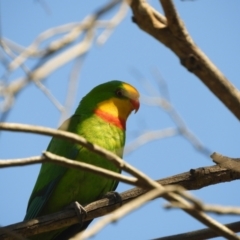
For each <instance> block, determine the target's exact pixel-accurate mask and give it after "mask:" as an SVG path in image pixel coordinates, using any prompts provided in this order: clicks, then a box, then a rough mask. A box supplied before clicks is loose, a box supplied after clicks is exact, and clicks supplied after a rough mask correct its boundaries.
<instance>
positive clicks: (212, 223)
mask: <svg viewBox="0 0 240 240" xmlns="http://www.w3.org/2000/svg"><path fill="white" fill-rule="evenodd" d="M0 129H5V130H11V131H25V132H35V133H40V134H44V135H53V136H56V137H60V138H65V139H68V140H70V139H71V140H74V141H76V142H78V143H79V144H81V145H82V146H84V147H86V148H87V149H89V150H90V151H94V152H96V153H97V154H99V155H102V156H104V157H105V158H106V159H108V160H110V161H112V162H113V163H114V164H115V165H117V166H118V167H119V168H121V169H123V170H125V171H126V172H128V173H130V174H132V175H133V176H135V177H137V178H138V181H139V182H141V184H143V186H145V187H146V188H148V189H151V188H156V189H159V190H163V189H164V187H163V186H162V185H160V184H159V183H157V182H155V181H153V180H152V179H151V178H149V177H148V176H147V175H146V174H144V173H142V172H141V171H139V170H137V169H136V168H134V167H133V166H131V165H130V164H128V163H126V162H124V161H123V160H122V159H121V158H119V157H117V156H116V155H114V154H113V153H111V152H109V151H107V150H105V149H103V148H101V147H99V146H97V145H94V144H91V143H89V142H87V141H86V140H85V139H84V138H82V137H80V136H78V135H76V134H72V133H69V132H65V131H60V130H53V129H50V128H41V127H36V126H30V125H24V124H10V123H9V124H7V123H0ZM164 198H165V199H166V200H168V201H170V202H172V201H173V202H179V203H181V204H183V205H184V206H185V207H186V208H187V207H188V206H190V204H189V202H188V201H186V200H185V199H183V198H182V197H180V196H179V195H177V194H175V193H168V194H166V195H165V196H164ZM184 211H185V212H186V213H188V214H190V215H191V216H193V217H194V218H196V219H198V220H199V221H200V222H202V223H204V224H205V225H206V226H208V227H210V228H212V229H214V231H216V232H218V233H219V234H220V235H222V236H224V237H227V238H229V239H239V238H238V237H237V236H236V234H234V232H232V231H231V230H229V229H227V228H226V227H224V226H223V225H222V224H220V223H219V222H217V221H216V220H213V219H212V218H210V217H209V216H207V215H206V214H205V213H203V212H202V211H200V210H197V209H195V210H194V211H193V210H188V209H184Z"/></svg>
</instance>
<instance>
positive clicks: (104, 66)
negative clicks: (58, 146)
mask: <svg viewBox="0 0 240 240" xmlns="http://www.w3.org/2000/svg"><path fill="white" fill-rule="evenodd" d="M39 2H41V1H13V0H2V1H1V33H2V35H3V36H4V37H6V38H8V39H11V40H12V41H15V42H17V43H18V44H20V45H23V46H28V45H29V44H30V43H31V42H32V41H33V40H34V39H35V38H36V37H37V36H38V34H40V33H41V32H43V31H44V30H46V29H49V28H51V27H55V26H58V25H61V24H66V23H70V22H76V21H81V20H82V19H84V18H85V17H86V16H87V15H88V14H90V13H92V12H93V11H94V10H96V9H98V7H100V6H102V5H103V4H104V3H106V2H107V1H102V0H101V1H97V4H96V1H95V2H93V1H89V2H88V4H86V2H84V3H83V2H82V1H76V0H73V1H71V2H69V1H66V0H63V1H56V0H50V1H46V4H47V5H48V8H49V10H50V13H47V12H46V11H45V10H44V8H43V7H42V5H41V4H40V3H39ZM174 3H175V5H176V8H177V10H178V12H179V14H180V16H181V18H182V19H183V21H184V22H185V25H186V27H187V29H188V31H189V33H190V34H191V36H192V38H193V39H194V41H195V42H196V44H197V45H198V46H199V47H200V48H201V49H202V50H203V51H204V52H205V54H206V55H208V57H209V58H210V59H211V60H212V61H213V63H214V64H215V65H216V66H217V67H218V68H219V69H220V70H221V71H222V72H223V74H224V75H225V76H226V77H227V78H228V79H229V80H230V81H231V82H232V84H234V85H235V87H237V88H239V87H240V82H239V75H240V68H239V62H240V55H239V42H240V28H239V22H240V15H239V11H240V2H239V1H236V0H235V1H224V0H212V1H203V0H202V1H175V2H174ZM150 4H152V5H153V6H154V7H155V8H156V9H157V10H159V11H161V12H162V10H161V8H160V6H159V3H158V1H153V0H152V1H150ZM113 13H114V12H111V15H112V14H113ZM111 15H110V14H107V15H106V16H105V18H108V17H109V16H111ZM131 16H132V14H131V11H129V12H128V15H127V17H126V18H125V19H124V21H123V22H122V23H121V24H120V25H119V26H118V27H117V28H116V30H115V31H114V33H113V34H112V35H111V37H110V38H109V40H108V41H107V42H106V44H104V45H103V46H98V45H96V44H94V45H93V48H92V49H91V51H90V52H89V53H88V54H87V56H86V58H85V60H84V63H83V66H82V69H81V72H80V77H79V83H78V89H77V93H76V99H75V101H74V106H73V107H72V109H70V113H72V112H73V111H74V109H75V108H76V106H77V105H78V102H79V101H80V99H81V98H82V97H83V96H84V95H85V94H86V93H87V92H88V91H89V90H91V89H92V88H93V87H94V86H96V85H98V84H100V83H102V82H106V81H109V80H112V79H119V80H123V81H126V82H128V83H130V84H132V85H134V86H135V87H136V88H137V89H138V90H139V92H140V93H141V94H142V95H144V94H147V91H146V89H145V88H144V86H143V85H142V84H141V82H140V81H139V78H138V77H136V74H134V72H136V71H137V72H139V74H140V75H142V76H143V77H144V78H146V79H147V80H148V81H149V82H150V84H152V85H153V86H154V88H155V89H156V90H158V89H159V86H158V85H157V83H156V79H155V77H154V76H153V74H152V72H153V70H154V69H155V70H156V69H158V71H159V73H160V74H161V76H162V77H163V79H164V80H165V81H166V83H167V86H168V89H169V93H170V96H171V102H172V104H173V106H174V107H175V109H176V110H177V111H178V113H179V114H180V115H181V117H182V118H183V119H184V121H185V123H186V124H187V126H188V128H189V129H190V130H191V131H192V132H193V133H194V134H195V136H196V137H197V138H198V139H199V140H200V141H201V142H202V143H203V144H204V146H206V147H207V148H208V149H210V150H211V151H212V152H213V151H216V152H219V153H222V154H224V155H227V156H230V157H239V156H240V150H239V142H240V129H239V121H238V120H237V118H236V117H235V116H234V115H233V114H232V113H231V112H230V111H229V110H228V109H227V108H226V107H225V106H224V105H223V104H222V103H221V102H220V101H219V100H218V99H217V98H216V97H215V96H214V95H213V94H212V93H211V92H210V91H209V90H208V89H207V88H206V87H205V85H203V84H202V82H201V81H199V79H197V78H196V77H195V76H194V75H193V74H191V73H190V72H188V71H187V70H186V69H185V68H183V67H182V66H181V65H180V62H179V59H178V58H177V57H176V56H175V55H174V53H172V52H171V51H169V49H167V48H165V47H164V46H163V45H162V44H161V43H159V42H157V41H156V40H155V39H153V38H152V37H151V36H149V35H147V34H146V33H145V32H142V31H141V30H140V29H139V28H138V27H137V26H136V25H135V24H133V23H132V21H131ZM34 63H35V61H34V60H31V61H29V62H27V64H28V66H29V67H32V66H34ZM72 66H73V63H70V64H67V65H66V66H63V67H62V68H61V69H59V70H57V71H56V72H54V73H52V74H51V75H50V76H49V77H48V78H47V79H45V81H44V84H45V86H46V87H48V88H49V89H50V91H51V92H52V94H53V95H54V96H55V97H56V98H57V99H58V100H59V101H60V102H61V103H64V101H65V97H66V89H67V83H68V80H69V76H70V72H71V69H72ZM3 73H4V68H3V67H2V66H1V67H0V74H1V76H2V74H3ZM21 76H23V72H22V71H21V70H19V71H16V72H14V73H13V74H11V75H10V76H9V81H12V80H14V79H16V78H18V77H21ZM60 116H61V114H60V112H59V111H58V110H57V109H56V107H55V106H54V105H53V104H52V103H51V102H50V101H49V99H48V98H46V96H45V95H44V94H43V93H42V92H41V91H40V90H39V89H38V88H37V87H36V86H35V85H34V84H29V85H28V86H27V87H26V88H25V89H24V90H23V91H22V92H21V93H20V94H19V95H18V97H17V99H16V101H15V104H14V106H13V108H12V110H11V111H10V113H9V115H8V118H7V121H8V122H19V123H26V124H34V125H41V126H47V127H52V128H57V127H58V126H59V124H60ZM168 127H175V125H174V123H173V122H172V120H171V119H170V117H169V116H168V115H167V114H166V113H165V112H164V111H163V110H161V109H160V108H157V107H154V106H149V105H146V104H144V103H142V104H141V108H140V110H139V112H138V113H137V114H136V115H134V114H133V115H132V116H130V119H129V121H128V124H127V143H130V142H131V141H133V140H134V138H136V137H137V136H138V135H140V134H141V133H143V132H146V131H149V130H161V129H165V128H168ZM49 140H50V138H49V137H45V136H39V135H34V134H24V133H9V132H2V133H1V135H0V159H14V158H23V157H30V156H37V155H40V154H41V152H42V151H44V150H45V149H46V147H47V145H48V143H49ZM124 159H125V160H127V161H128V162H129V163H130V164H132V165H133V166H135V167H137V168H138V169H140V170H141V171H143V172H145V173H146V174H148V175H149V176H150V177H152V178H153V179H160V178H164V177H168V176H172V175H174V174H178V173H182V172H186V171H189V170H190V169H192V168H197V167H202V166H210V165H213V164H212V162H211V159H210V158H209V157H207V156H206V155H204V154H202V153H199V152H197V151H196V150H195V149H194V148H193V147H192V145H191V144H190V143H189V142H188V141H186V140H185V139H184V138H183V137H181V136H175V137H172V138H166V139H161V140H157V141H153V142H150V143H148V144H146V145H144V146H142V147H140V148H139V149H137V150H135V151H134V152H133V153H131V154H129V155H126V156H124ZM39 168H40V165H32V166H25V167H15V168H8V169H1V170H0V171H1V174H0V192H1V204H0V224H1V225H2V226H4V225H8V224H12V223H16V222H19V221H22V219H23V217H24V215H25V212H26V206H27V202H28V198H29V196H30V194H31V191H32V188H33V186H34V183H35V180H36V177H37V175H38V171H39ZM238 184H239V183H238V181H235V182H230V183H224V184H218V185H215V186H210V187H207V188H204V189H201V190H197V191H193V192H192V193H193V194H194V195H195V196H197V197H198V198H199V199H201V200H202V201H204V202H206V203H211V204H223V205H235V206H237V205H238V204H239V200H240V195H239V194H236V188H237V187H239V186H238ZM130 188H131V186H128V185H125V184H119V186H118V188H117V190H118V191H119V192H122V191H125V190H127V189H130ZM164 203H165V201H164V200H161V199H160V200H159V199H158V200H154V201H152V202H150V203H148V204H146V205H145V206H144V207H142V208H140V209H139V210H137V211H135V212H133V213H131V214H130V215H128V216H126V217H124V218H123V219H122V220H120V221H119V222H117V223H116V224H111V225H109V226H108V227H106V228H104V229H103V230H102V231H101V232H100V233H99V234H98V235H97V236H96V237H95V239H106V238H107V239H113V238H114V239H132V236H134V238H136V239H149V238H156V237H160V236H166V235H172V234H177V233H182V232H185V231H190V230H196V229H199V228H202V227H203V225H202V224H201V223H199V222H198V221H196V220H194V219H193V218H192V217H190V216H188V215H187V214H185V213H183V212H182V211H181V210H171V211H167V210H164V209H163V205H164ZM213 217H214V218H215V219H218V220H219V221H220V222H223V223H228V222H233V221H238V220H239V218H238V217H236V216H225V217H223V216H215V215H213ZM95 221H97V220H95ZM92 224H94V223H92Z"/></svg>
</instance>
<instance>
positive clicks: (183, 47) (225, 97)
mask: <svg viewBox="0 0 240 240" xmlns="http://www.w3.org/2000/svg"><path fill="white" fill-rule="evenodd" d="M160 2H161V4H162V7H163V10H164V12H165V15H166V18H167V20H165V19H166V18H165V17H164V16H162V15H161V14H160V13H158V12H157V11H156V10H154V9H153V8H152V7H151V6H149V5H148V4H147V3H146V2H145V1H144V0H132V1H131V4H130V6H131V8H132V12H133V21H134V22H135V23H136V24H137V25H138V26H139V28H141V29H142V30H143V31H145V32H147V33H148V34H150V35H151V36H153V37H154V38H155V39H157V40H158V41H160V42H161V43H163V44H164V45H165V46H166V47H168V48H170V49H171V50H172V51H173V52H174V53H175V54H176V55H177V56H178V57H179V59H180V62H181V64H182V65H183V66H184V67H185V68H187V69H188V70H189V71H190V72H192V73H193V74H195V75H196V76H197V77H198V78H199V79H200V80H201V81H202V82H203V83H204V84H205V85H206V86H207V87H208V88H209V89H210V90H211V91H212V92H213V93H214V94H215V95H216V96H217V97H218V98H219V99H220V100H221V101H222V102H223V104H225V106H226V107H227V108H228V109H229V110H230V111H231V112H232V113H233V114H234V115H235V116H236V117H237V118H238V119H239V120H240V94H239V91H238V89H236V88H235V87H234V86H233V85H232V84H231V83H230V82H229V81H228V80H227V78H226V77H225V76H224V75H223V74H222V73H221V72H220V71H219V70H218V68H217V67H216V66H215V65H214V64H213V63H212V62H211V60H210V59H209V58H208V57H207V56H206V55H205V54H204V53H203V52H202V51H201V50H200V49H199V48H198V46H197V45H196V44H195V43H194V41H193V40H192V38H191V36H190V35H189V33H188V32H187V29H186V28H185V26H184V24H183V22H182V20H181V19H180V18H179V16H178V14H177V11H176V9H175V7H174V4H173V2H172V1H171V0H161V1H160Z"/></svg>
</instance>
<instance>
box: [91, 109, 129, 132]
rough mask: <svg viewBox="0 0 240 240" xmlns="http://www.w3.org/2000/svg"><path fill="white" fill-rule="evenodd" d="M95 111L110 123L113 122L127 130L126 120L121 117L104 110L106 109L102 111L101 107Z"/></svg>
mask: <svg viewBox="0 0 240 240" xmlns="http://www.w3.org/2000/svg"><path fill="white" fill-rule="evenodd" d="M94 113H95V114H96V115H97V116H98V117H100V118H102V119H103V120H105V121H106V122H108V123H111V124H113V125H115V126H116V127H118V128H120V129H123V130H125V129H126V121H125V120H123V119H121V118H118V117H115V116H113V115H111V114H109V113H107V112H104V111H101V110H99V109H96V110H95V111H94Z"/></svg>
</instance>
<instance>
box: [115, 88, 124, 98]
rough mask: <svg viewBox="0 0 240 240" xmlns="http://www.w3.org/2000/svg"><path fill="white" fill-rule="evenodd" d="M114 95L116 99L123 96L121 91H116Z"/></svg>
mask: <svg viewBox="0 0 240 240" xmlns="http://www.w3.org/2000/svg"><path fill="white" fill-rule="evenodd" d="M116 95H117V96H118V97H122V96H123V93H122V91H121V89H118V90H117V91H116Z"/></svg>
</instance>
